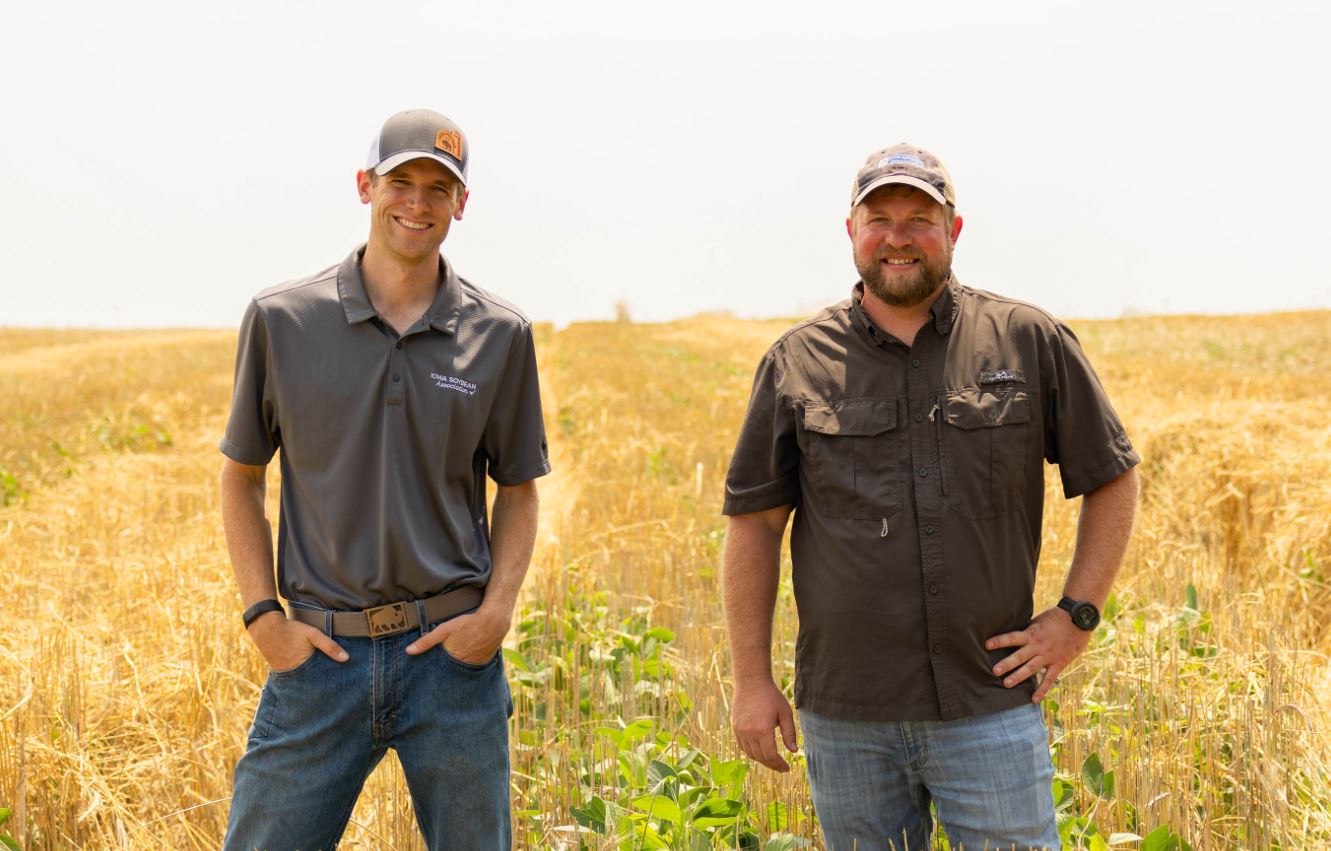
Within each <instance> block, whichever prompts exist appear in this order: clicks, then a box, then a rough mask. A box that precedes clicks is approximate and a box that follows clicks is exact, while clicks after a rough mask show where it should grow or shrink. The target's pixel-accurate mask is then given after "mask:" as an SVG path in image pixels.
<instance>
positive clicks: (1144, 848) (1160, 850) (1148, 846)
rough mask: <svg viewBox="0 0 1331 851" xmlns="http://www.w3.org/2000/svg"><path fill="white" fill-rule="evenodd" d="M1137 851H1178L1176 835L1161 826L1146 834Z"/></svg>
mask: <svg viewBox="0 0 1331 851" xmlns="http://www.w3.org/2000/svg"><path fill="white" fill-rule="evenodd" d="M1139 851H1179V837H1178V834H1177V833H1175V832H1174V831H1172V830H1170V829H1169V828H1168V827H1165V826H1164V825H1161V826H1160V827H1157V828H1156V829H1155V830H1153V831H1151V832H1150V833H1148V834H1146V838H1145V839H1143V840H1142V844H1141V848H1140V849H1139Z"/></svg>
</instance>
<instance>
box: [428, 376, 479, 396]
mask: <svg viewBox="0 0 1331 851" xmlns="http://www.w3.org/2000/svg"><path fill="white" fill-rule="evenodd" d="M430 380H431V381H433V382H434V386H435V387H440V388H443V389H444V390H456V391H457V392H459V393H466V394H467V395H468V396H475V395H476V385H475V384H473V383H472V382H470V381H468V380H467V379H465V378H458V377H457V376H456V375H440V374H439V373H437V372H432V373H430Z"/></svg>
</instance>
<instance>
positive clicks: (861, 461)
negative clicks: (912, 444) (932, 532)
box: [799, 399, 902, 526]
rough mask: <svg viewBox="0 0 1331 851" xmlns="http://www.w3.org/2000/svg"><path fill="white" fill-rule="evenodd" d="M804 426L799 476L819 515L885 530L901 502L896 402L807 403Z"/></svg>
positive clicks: (801, 435)
mask: <svg viewBox="0 0 1331 851" xmlns="http://www.w3.org/2000/svg"><path fill="white" fill-rule="evenodd" d="M800 421H801V425H802V426H803V427H802V428H801V429H800V431H799V441H800V450H801V454H802V458H801V463H800V470H801V473H802V474H803V477H804V479H805V480H806V481H807V482H808V483H809V484H810V485H811V486H812V488H811V489H812V494H806V501H807V502H809V503H811V504H812V508H813V509H814V511H815V512H816V513H818V514H821V515H822V516H824V517H837V518H848V519H855V520H882V521H884V526H886V520H887V518H888V517H890V516H892V515H893V514H895V513H896V512H897V511H899V510H900V509H901V502H902V497H901V493H902V483H901V469H900V466H901V463H900V462H901V447H900V443H901V440H902V436H901V433H900V432H898V431H897V400H896V399H838V400H832V401H828V402H805V403H804V410H803V414H802V416H801V420H800ZM809 496H812V499H808V497H809Z"/></svg>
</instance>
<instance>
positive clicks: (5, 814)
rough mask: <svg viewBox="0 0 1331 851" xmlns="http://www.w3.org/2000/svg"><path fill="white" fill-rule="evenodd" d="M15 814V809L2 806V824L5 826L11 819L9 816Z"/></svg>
mask: <svg viewBox="0 0 1331 851" xmlns="http://www.w3.org/2000/svg"><path fill="white" fill-rule="evenodd" d="M13 814H14V811H13V810H11V809H10V808H9V807H0V826H3V825H4V823H5V822H7V821H9V817H10V816H12V815H13Z"/></svg>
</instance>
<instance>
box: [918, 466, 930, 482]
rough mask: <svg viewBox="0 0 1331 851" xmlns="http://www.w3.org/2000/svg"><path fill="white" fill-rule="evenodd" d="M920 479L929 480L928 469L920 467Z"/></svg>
mask: <svg viewBox="0 0 1331 851" xmlns="http://www.w3.org/2000/svg"><path fill="white" fill-rule="evenodd" d="M920 478H921V479H927V478H929V468H928V467H921V468H920Z"/></svg>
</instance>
